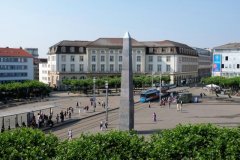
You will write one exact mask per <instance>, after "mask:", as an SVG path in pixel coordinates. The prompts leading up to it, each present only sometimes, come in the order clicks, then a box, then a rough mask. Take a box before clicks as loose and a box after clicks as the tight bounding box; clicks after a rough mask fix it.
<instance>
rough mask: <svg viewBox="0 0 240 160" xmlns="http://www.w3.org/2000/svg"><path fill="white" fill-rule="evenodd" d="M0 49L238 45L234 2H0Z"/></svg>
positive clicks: (238, 14)
mask: <svg viewBox="0 0 240 160" xmlns="http://www.w3.org/2000/svg"><path fill="white" fill-rule="evenodd" d="M0 18H1V23H0V47H6V46H9V47H20V46H22V47H24V48H25V47H36V48H39V54H40V57H46V53H47V51H48V48H49V47H50V46H51V45H53V44H55V43H57V42H59V41H61V40H95V39H97V38H99V37H122V36H123V35H124V33H125V32H126V31H129V32H130V34H131V36H132V37H133V38H135V39H137V40H139V41H141V40H165V39H168V40H173V41H177V42H181V43H185V44H187V45H189V46H195V47H204V48H205V47H206V48H212V47H215V46H218V45H222V44H225V43H229V42H240V0H3V1H2V2H1V3H0Z"/></svg>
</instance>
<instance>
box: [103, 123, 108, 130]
mask: <svg viewBox="0 0 240 160" xmlns="http://www.w3.org/2000/svg"><path fill="white" fill-rule="evenodd" d="M104 125H105V128H106V129H107V128H108V122H107V121H106V122H105V124H104Z"/></svg>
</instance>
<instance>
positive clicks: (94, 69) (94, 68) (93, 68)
mask: <svg viewBox="0 0 240 160" xmlns="http://www.w3.org/2000/svg"><path fill="white" fill-rule="evenodd" d="M92 71H93V72H96V64H92Z"/></svg>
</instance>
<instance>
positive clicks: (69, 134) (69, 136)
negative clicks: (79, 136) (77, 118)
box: [68, 129, 72, 141]
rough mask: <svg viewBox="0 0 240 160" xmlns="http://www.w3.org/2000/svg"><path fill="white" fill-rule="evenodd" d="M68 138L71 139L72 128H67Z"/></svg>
mask: <svg viewBox="0 0 240 160" xmlns="http://www.w3.org/2000/svg"><path fill="white" fill-rule="evenodd" d="M68 140H69V141H70V140H72V130H71V129H68Z"/></svg>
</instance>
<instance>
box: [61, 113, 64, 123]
mask: <svg viewBox="0 0 240 160" xmlns="http://www.w3.org/2000/svg"><path fill="white" fill-rule="evenodd" d="M60 119H61V122H63V121H64V113H63V111H61V112H60Z"/></svg>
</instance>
